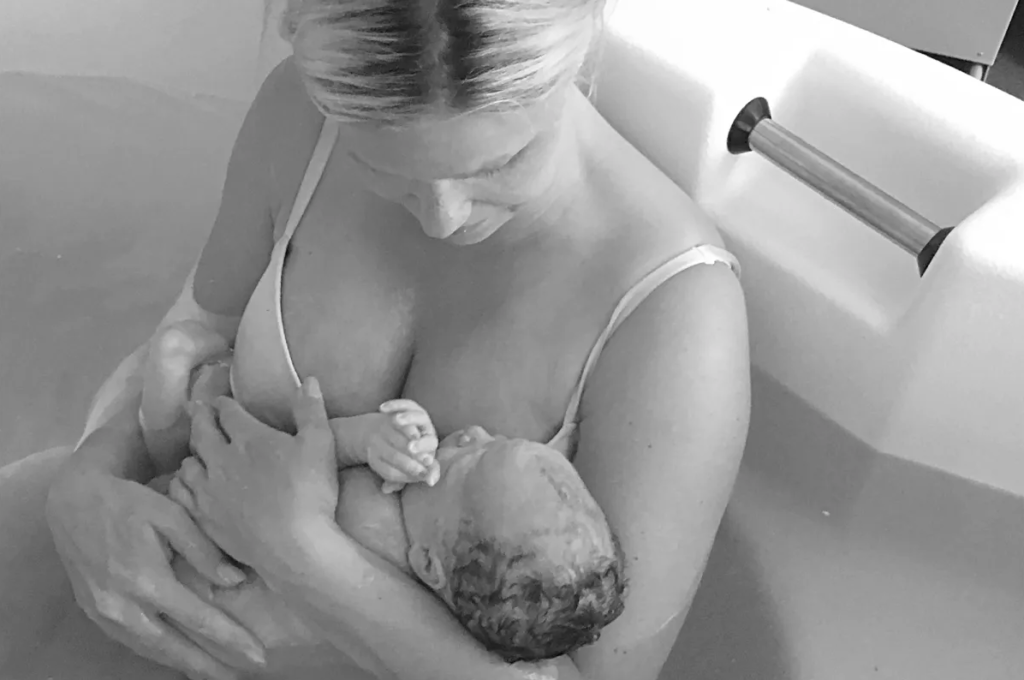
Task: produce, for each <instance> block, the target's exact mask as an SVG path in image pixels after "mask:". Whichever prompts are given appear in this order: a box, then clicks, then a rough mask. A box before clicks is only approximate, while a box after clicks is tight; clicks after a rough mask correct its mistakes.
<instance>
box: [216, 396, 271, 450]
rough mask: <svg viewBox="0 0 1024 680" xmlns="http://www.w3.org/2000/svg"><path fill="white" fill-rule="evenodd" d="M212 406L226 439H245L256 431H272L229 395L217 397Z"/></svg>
mask: <svg viewBox="0 0 1024 680" xmlns="http://www.w3.org/2000/svg"><path fill="white" fill-rule="evenodd" d="M213 408H214V411H215V412H216V415H217V422H218V423H219V424H220V429H221V431H223V432H224V434H225V435H226V436H227V439H228V441H237V440H245V439H246V438H248V437H251V436H252V435H253V434H255V433H256V432H260V433H263V432H265V431H273V430H272V428H270V427H268V426H267V425H264V424H263V423H261V422H260V421H259V420H257V419H256V417H255V416H253V415H252V414H251V413H249V412H248V411H246V410H245V409H244V408H242V405H241V404H239V403H238V402H237V401H235V400H234V399H232V398H231V397H217V399H216V400H215V401H214V402H213Z"/></svg>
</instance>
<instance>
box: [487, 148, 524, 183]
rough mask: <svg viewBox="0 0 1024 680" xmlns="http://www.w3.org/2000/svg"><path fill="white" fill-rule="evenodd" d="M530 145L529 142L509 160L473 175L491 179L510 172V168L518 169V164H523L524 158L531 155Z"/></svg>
mask: <svg viewBox="0 0 1024 680" xmlns="http://www.w3.org/2000/svg"><path fill="white" fill-rule="evenodd" d="M530 146H531V145H529V144H527V145H526V146H524V147H523V148H522V149H520V150H519V151H518V152H517V153H516V154H515V155H514V156H512V157H511V158H509V159H508V160H507V161H505V162H504V163H502V164H501V165H499V166H498V167H496V168H491V169H489V170H483V171H481V172H478V173H477V174H476V175H474V176H473V177H474V179H489V178H491V177H496V176H498V175H501V174H504V173H506V172H509V171H510V170H514V169H516V167H517V166H518V165H521V164H522V161H523V159H524V158H525V157H526V156H528V155H529V154H528V153H527V151H528V149H529V148H530Z"/></svg>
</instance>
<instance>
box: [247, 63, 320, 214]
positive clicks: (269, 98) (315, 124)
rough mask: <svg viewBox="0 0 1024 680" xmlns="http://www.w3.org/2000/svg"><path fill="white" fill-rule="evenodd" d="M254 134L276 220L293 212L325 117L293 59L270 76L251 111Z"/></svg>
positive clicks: (279, 66)
mask: <svg viewBox="0 0 1024 680" xmlns="http://www.w3.org/2000/svg"><path fill="white" fill-rule="evenodd" d="M249 116H250V117H251V118H252V119H253V120H252V135H253V137H255V138H256V139H258V143H259V144H260V146H261V147H262V149H261V150H262V154H261V156H262V158H263V159H264V162H265V163H267V164H268V166H269V167H268V170H269V177H270V182H271V186H270V191H271V192H272V194H273V207H274V214H275V217H276V216H278V215H280V214H281V213H284V214H287V212H288V211H289V210H290V209H291V203H292V202H293V200H294V197H295V193H296V191H298V188H299V183H300V182H301V181H302V176H303V175H304V174H305V169H306V165H307V163H308V162H309V158H310V156H311V155H312V154H313V148H314V147H315V146H316V141H317V138H318V137H319V134H320V128H321V127H322V125H323V121H324V117H323V114H321V113H320V111H319V110H318V109H317V108H316V105H315V104H313V101H312V100H311V99H310V98H309V94H308V92H307V91H306V87H305V85H304V84H303V82H302V77H301V75H300V74H299V71H298V69H297V67H296V65H295V61H294V59H293V58H292V57H288V58H287V59H285V60H283V61H282V62H281V63H280V64H278V65H277V66H276V67H274V69H273V70H272V71H271V72H270V74H269V75H267V77H266V79H265V80H264V81H263V85H262V86H261V87H260V90H259V92H258V93H257V95H256V98H255V99H254V100H253V104H252V107H251V109H250V111H249Z"/></svg>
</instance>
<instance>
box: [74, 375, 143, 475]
mask: <svg viewBox="0 0 1024 680" xmlns="http://www.w3.org/2000/svg"><path fill="white" fill-rule="evenodd" d="M141 399H142V397H141V394H139V393H136V394H134V395H126V398H125V400H124V403H123V404H122V405H121V407H120V408H119V409H118V410H117V411H116V412H115V413H113V414H111V415H110V417H109V418H108V419H107V421H106V422H104V423H103V424H102V425H100V426H99V427H97V428H96V429H94V430H93V431H92V432H91V433H89V434H88V435H87V436H86V437H85V439H83V440H82V442H81V443H80V444H79V445H78V448H77V449H76V450H75V453H74V455H73V456H71V459H70V461H69V463H68V464H69V466H71V467H73V468H74V469H76V470H86V469H87V470H96V471H101V472H105V473H107V474H111V475H114V476H115V477H120V478H121V479H130V480H132V481H135V482H138V483H140V484H146V483H148V482H149V481H150V480H151V479H152V478H153V477H154V475H155V474H156V469H155V467H154V466H153V463H152V461H151V460H150V457H149V454H148V453H147V451H146V443H145V441H144V440H143V438H142V428H141V427H139V419H138V411H139V402H140V401H141Z"/></svg>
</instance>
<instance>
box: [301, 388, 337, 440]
mask: <svg viewBox="0 0 1024 680" xmlns="http://www.w3.org/2000/svg"><path fill="white" fill-rule="evenodd" d="M293 415H294V416H295V427H296V429H297V430H298V433H299V434H303V433H315V432H320V431H322V432H330V431H331V429H330V425H329V424H328V422H327V407H325V406H324V395H323V393H322V392H321V391H320V383H319V382H318V381H317V379H316V378H306V380H304V381H303V383H302V389H301V390H300V391H299V394H298V396H297V397H296V398H295V405H294V409H293Z"/></svg>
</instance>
